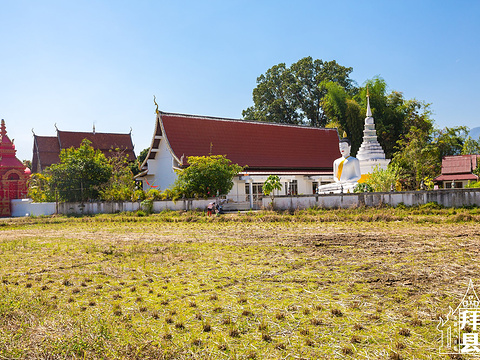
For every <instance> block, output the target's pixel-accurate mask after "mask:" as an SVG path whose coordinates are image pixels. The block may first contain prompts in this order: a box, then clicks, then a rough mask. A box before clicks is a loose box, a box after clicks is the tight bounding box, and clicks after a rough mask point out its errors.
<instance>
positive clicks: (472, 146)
mask: <svg viewBox="0 0 480 360" xmlns="http://www.w3.org/2000/svg"><path fill="white" fill-rule="evenodd" d="M479 154H480V138H479V139H478V140H474V139H472V137H471V136H468V137H467V138H466V139H465V141H464V143H463V147H462V155H479Z"/></svg>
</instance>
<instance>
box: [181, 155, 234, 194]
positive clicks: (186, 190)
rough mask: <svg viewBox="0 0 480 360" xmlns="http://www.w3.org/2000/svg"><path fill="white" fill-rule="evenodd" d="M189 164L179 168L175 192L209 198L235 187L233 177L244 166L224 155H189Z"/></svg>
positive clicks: (226, 192) (225, 192)
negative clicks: (181, 168)
mask: <svg viewBox="0 0 480 360" xmlns="http://www.w3.org/2000/svg"><path fill="white" fill-rule="evenodd" d="M187 162H188V164H189V166H188V167H187V168H186V169H183V170H178V171H177V174H178V177H177V180H176V181H175V183H174V185H173V189H172V190H173V192H174V193H177V194H178V195H180V196H185V197H188V198H194V197H195V198H209V197H214V196H216V195H217V194H218V195H226V194H228V192H229V191H230V190H231V189H232V187H233V178H234V177H235V176H236V175H237V174H238V173H239V172H240V171H242V170H243V168H242V167H241V166H239V165H237V164H232V162H231V161H230V160H229V159H227V158H226V157H225V156H223V155H211V156H189V157H188V158H187Z"/></svg>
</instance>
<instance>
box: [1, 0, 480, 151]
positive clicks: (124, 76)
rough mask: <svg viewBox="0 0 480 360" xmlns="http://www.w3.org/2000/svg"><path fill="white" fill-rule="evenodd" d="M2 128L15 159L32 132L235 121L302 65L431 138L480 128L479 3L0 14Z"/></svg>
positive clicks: (24, 9) (143, 139) (37, 8)
mask: <svg viewBox="0 0 480 360" xmlns="http://www.w3.org/2000/svg"><path fill="white" fill-rule="evenodd" d="M0 9H1V11H0V118H3V119H5V121H6V124H7V131H8V135H9V136H10V138H14V139H15V144H16V147H17V156H18V157H19V158H20V159H31V158H32V147H33V138H32V133H31V129H32V128H33V129H34V131H35V133H36V134H38V135H54V134H55V127H54V124H57V126H58V128H59V129H61V130H67V131H91V129H92V125H93V124H94V123H95V127H96V131H98V132H119V133H128V132H129V131H130V128H132V135H133V140H134V142H135V149H136V152H137V153H139V152H140V151H141V150H142V149H144V148H146V147H148V146H149V145H150V141H151V138H152V132H153V129H154V121H155V114H154V109H155V107H154V104H153V95H156V97H157V102H158V104H159V107H160V110H163V111H169V112H178V113H187V114H197V115H210V116H219V117H231V118H241V115H242V110H244V109H246V108H247V107H248V106H251V105H252V104H253V102H252V90H253V89H254V87H255V85H256V78H257V77H258V76H259V75H260V74H263V73H264V72H265V71H266V70H267V69H268V68H270V67H271V66H273V65H276V64H278V63H281V62H284V63H286V64H287V65H290V64H291V63H293V62H296V61H298V60H299V59H301V58H303V57H305V56H312V57H313V58H314V59H322V60H325V61H330V60H336V61H337V62H338V63H339V64H341V65H343V66H349V67H353V72H352V74H351V77H352V78H353V79H354V80H355V81H356V82H357V83H358V84H360V85H361V84H363V83H364V82H365V81H366V80H367V79H371V78H373V77H375V76H381V77H382V78H384V79H385V81H386V82H387V84H388V86H389V90H396V91H401V92H403V93H404V96H405V97H406V98H409V99H410V98H416V99H418V100H423V101H425V102H428V103H432V107H431V108H432V110H433V112H434V114H433V118H434V119H435V122H436V125H437V126H438V127H445V126H457V125H466V126H469V127H470V128H473V127H477V126H480V115H479V112H478V111H477V103H478V101H479V99H480V89H479V86H478V84H479V83H480V46H479V45H480V36H479V34H480V21H479V20H478V16H479V14H480V1H475V0H471V1H465V0H456V1H453V0H452V1H444V0H435V1H429V0H423V1H422V0H416V1H408V0H405V1H369V0H364V1H342V0H335V1H334V0H332V1H322V0H318V1H304V0H295V1H293V0H292V1H283V0H272V1H270V0H264V1H260V0H257V1H254V0H252V1H236V0H228V1H226V0H221V1H199V0H197V1H163V0H158V1H153V0H150V1H147V0H135V1H134V0H131V1H122V0H112V1H110V0H103V1H102V0H97V1H89V0H82V1H65V0H42V1H33V0H30V1H27V0H0Z"/></svg>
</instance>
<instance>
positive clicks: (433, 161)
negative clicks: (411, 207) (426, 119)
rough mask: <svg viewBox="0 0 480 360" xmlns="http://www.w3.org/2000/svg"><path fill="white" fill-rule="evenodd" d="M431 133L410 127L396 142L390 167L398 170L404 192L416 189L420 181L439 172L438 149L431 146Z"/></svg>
mask: <svg viewBox="0 0 480 360" xmlns="http://www.w3.org/2000/svg"><path fill="white" fill-rule="evenodd" d="M431 133H432V132H430V133H429V132H425V131H423V130H422V129H418V128H417V127H415V126H412V127H411V128H410V130H409V132H408V134H406V135H405V136H403V137H402V138H401V139H400V140H399V141H398V142H397V144H398V151H397V152H396V153H395V155H394V157H393V159H392V165H394V166H398V167H399V168H400V171H399V177H400V179H401V181H402V183H403V187H404V189H406V190H415V189H418V188H419V186H420V183H421V181H422V180H424V179H427V178H430V179H431V178H433V177H435V176H436V175H437V174H438V173H439V170H440V167H441V162H439V161H438V149H437V147H436V146H434V145H433V144H432V135H431Z"/></svg>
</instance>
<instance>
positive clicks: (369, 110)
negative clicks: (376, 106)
mask: <svg viewBox="0 0 480 360" xmlns="http://www.w3.org/2000/svg"><path fill="white" fill-rule="evenodd" d="M367 117H372V110H371V109H370V95H369V94H368V85H367Z"/></svg>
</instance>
